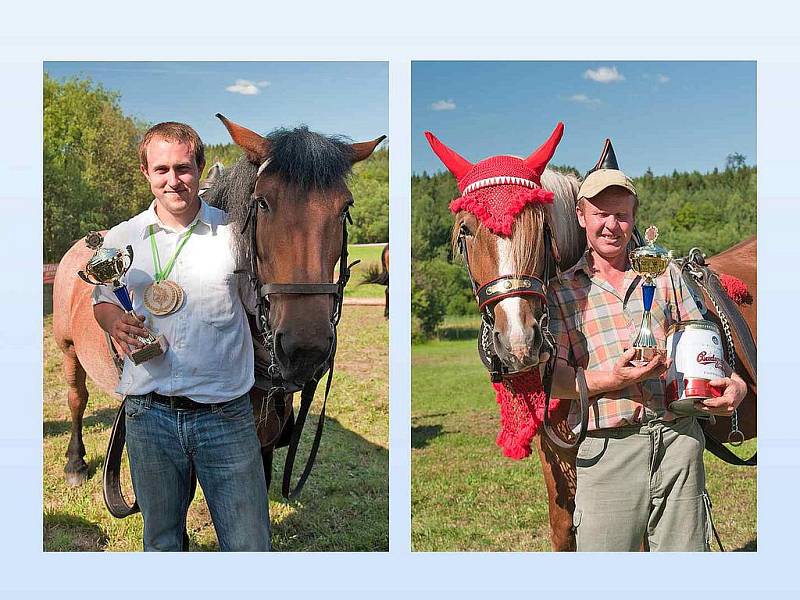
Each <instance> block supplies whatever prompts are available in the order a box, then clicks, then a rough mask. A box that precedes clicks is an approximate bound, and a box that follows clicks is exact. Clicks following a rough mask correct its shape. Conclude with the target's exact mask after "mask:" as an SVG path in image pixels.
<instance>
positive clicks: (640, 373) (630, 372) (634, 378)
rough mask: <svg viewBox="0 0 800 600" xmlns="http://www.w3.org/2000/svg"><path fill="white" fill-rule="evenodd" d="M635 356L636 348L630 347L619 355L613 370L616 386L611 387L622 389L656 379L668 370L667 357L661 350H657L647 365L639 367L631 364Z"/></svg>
mask: <svg viewBox="0 0 800 600" xmlns="http://www.w3.org/2000/svg"><path fill="white" fill-rule="evenodd" d="M634 356H636V350H635V349H634V348H629V349H628V350H626V351H625V352H624V353H623V354H622V356H620V357H619V360H618V361H617V363H616V364H615V365H614V368H613V369H612V371H611V377H612V379H613V381H614V386H615V387H613V388H611V389H622V388H625V387H627V386H629V385H633V384H634V383H639V382H641V381H645V380H646V379H656V378H658V377H659V376H660V375H661V374H662V373H663V372H664V371H666V370H667V366H668V364H667V357H666V355H664V354H662V353H661V352H657V353H656V355H655V356H654V357H653V358H652V359H650V362H648V363H647V364H646V365H642V366H639V367H637V366H635V365H632V364H631V360H632V359H633V357H634Z"/></svg>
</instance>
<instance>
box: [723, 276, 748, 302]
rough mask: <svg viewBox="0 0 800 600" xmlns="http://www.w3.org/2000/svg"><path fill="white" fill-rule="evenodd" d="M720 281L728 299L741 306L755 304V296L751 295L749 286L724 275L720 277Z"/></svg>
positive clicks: (735, 278)
mask: <svg viewBox="0 0 800 600" xmlns="http://www.w3.org/2000/svg"><path fill="white" fill-rule="evenodd" d="M719 281H720V283H721V284H722V287H723V288H725V293H726V294H728V297H729V298H730V299H731V300H733V301H734V302H736V304H738V305H739V306H741V305H742V304H752V303H753V296H751V295H750V291H749V290H748V289H747V285H746V284H745V282H744V281H742V280H741V279H739V278H738V277H734V276H733V275H724V274H723V275H720V276H719Z"/></svg>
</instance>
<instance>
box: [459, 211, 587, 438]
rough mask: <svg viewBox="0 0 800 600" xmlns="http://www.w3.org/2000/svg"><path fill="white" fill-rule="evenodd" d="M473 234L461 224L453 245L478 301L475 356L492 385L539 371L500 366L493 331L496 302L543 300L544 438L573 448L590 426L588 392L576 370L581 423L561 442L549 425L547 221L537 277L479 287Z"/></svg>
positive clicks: (550, 263) (550, 265) (505, 278)
mask: <svg viewBox="0 0 800 600" xmlns="http://www.w3.org/2000/svg"><path fill="white" fill-rule="evenodd" d="M468 235H472V233H471V232H470V231H469V230H468V228H467V227H466V225H464V224H463V223H462V224H461V226H460V228H459V231H458V237H457V238H456V245H457V248H458V251H459V253H460V254H461V256H462V257H463V259H464V264H465V266H466V269H467V276H468V277H469V280H470V284H471V285H472V292H473V294H474V296H475V299H476V301H477V302H478V308H479V310H480V313H481V326H480V332H479V334H478V355H479V356H480V358H481V361H482V362H483V364H484V366H485V367H486V369H487V370H488V371H489V377H490V378H491V381H492V383H500V382H501V381H503V379H504V378H505V377H509V376H513V375H516V374H519V373H522V372H525V371H528V370H530V369H538V368H539V367H538V365H537V366H534V367H528V368H527V369H521V370H518V371H513V370H511V369H509V368H508V366H507V365H505V364H503V362H502V360H501V359H500V357H499V356H498V354H497V351H496V350H495V347H494V339H493V335H492V332H493V331H494V322H495V321H494V308H495V306H496V305H497V303H498V302H500V301H501V300H504V299H505V298H515V297H527V296H534V297H538V298H540V299H541V300H542V316H541V318H540V319H539V328H540V331H541V333H542V344H543V345H544V346H545V349H548V348H549V355H550V358H549V359H548V361H547V363H546V365H545V368H544V374H543V376H542V385H543V386H544V391H545V406H544V421H543V426H544V431H545V433H546V434H547V437H548V438H549V439H550V440H551V441H552V442H553V443H554V444H555V445H557V446H559V447H561V448H564V449H572V448H575V447H576V446H578V445H579V444H580V443H581V442H583V440H584V439H585V438H586V433H587V431H588V426H589V392H588V388H587V385H586V377H585V376H584V373H583V369H582V368H581V367H577V368H576V370H575V376H576V379H577V382H578V391H579V395H580V409H581V420H580V424H579V425H578V427H576V429H575V430H573V434H574V438H573V440H572V441H571V442H567V441H564V440H563V438H562V437H561V436H560V435H558V434H557V433H556V432H555V430H554V429H553V427H552V425H551V423H550V417H549V413H550V392H551V388H552V384H553V372H554V370H555V365H556V348H555V340H554V338H553V335H552V333H551V332H550V330H549V328H548V325H549V323H550V312H549V307H548V302H547V283H546V282H547V281H549V280H550V277H551V275H552V272H553V271H554V269H555V265H556V260H555V257H554V256H553V253H552V244H551V242H552V235H551V232H550V226H549V225H548V223H547V221H546V220H545V221H544V227H543V236H544V240H543V243H544V247H545V252H546V253H547V255H546V256H545V261H544V271H543V276H542V277H541V278H540V277H538V276H537V275H536V274H534V273H523V274H514V275H501V276H499V277H496V278H494V279H492V280H491V281H488V282H486V283H484V284H483V285H480V286H479V285H478V283H477V281H476V280H475V277H474V276H473V275H472V269H471V268H470V261H469V249H468V244H467V239H466V238H467V236H468Z"/></svg>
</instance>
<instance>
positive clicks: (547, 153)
mask: <svg viewBox="0 0 800 600" xmlns="http://www.w3.org/2000/svg"><path fill="white" fill-rule="evenodd" d="M562 135H564V123H561V122H560V121H559V123H558V125H556V128H555V129H554V130H553V133H551V134H550V137H549V138H548V140H547V141H546V142H545V143H544V144H542V145H541V146H539V147H538V148H537V149H536V150H534V151H533V152H532V153H531V155H530V156H529V157H528V158H526V159H525V165H526V166H527V167H528V168H530V169H532V170H533V171H534V172H535V173H536V174H537V175H539V176H541V174H542V173H544V168H545V167H546V166H547V163H549V162H550V159H551V158H553V154H555V153H556V147H557V146H558V143H559V142H560V141H561V136H562Z"/></svg>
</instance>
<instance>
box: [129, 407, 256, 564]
mask: <svg viewBox="0 0 800 600" xmlns="http://www.w3.org/2000/svg"><path fill="white" fill-rule="evenodd" d="M125 427H126V430H127V431H126V437H125V441H126V443H127V446H128V459H129V461H130V469H131V478H132V479H133V489H134V492H135V493H136V499H137V501H138V503H139V507H140V508H141V509H142V517H143V518H144V549H145V551H162V552H163V551H181V550H183V549H184V548H183V532H184V529H185V527H186V513H187V511H188V510H189V502H190V500H191V499H190V498H189V493H190V490H191V488H190V483H191V475H192V472H194V473H195V474H196V475H197V479H198V481H199V483H200V486H201V487H202V488H203V493H204V494H205V497H206V502H207V503H208V508H209V510H210V512H211V519H212V520H213V521H214V529H215V530H216V532H217V540H218V541H219V547H220V550H223V551H249V552H264V551H268V550H269V549H270V539H269V538H270V530H269V505H268V499H267V486H266V481H265V479H264V468H263V463H262V460H261V446H260V444H259V441H258V437H257V436H256V428H255V421H254V419H253V410H252V408H251V404H250V399H249V397H248V395H247V394H245V395H244V396H241V397H239V398H237V399H235V400H231V401H230V402H226V403H225V404H221V405H214V406H209V407H208V408H201V409H196V410H173V409H171V408H170V407H169V406H165V405H163V404H158V403H154V402H151V398H150V395H149V394H145V395H132V396H128V397H127V398H126V399H125Z"/></svg>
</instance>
